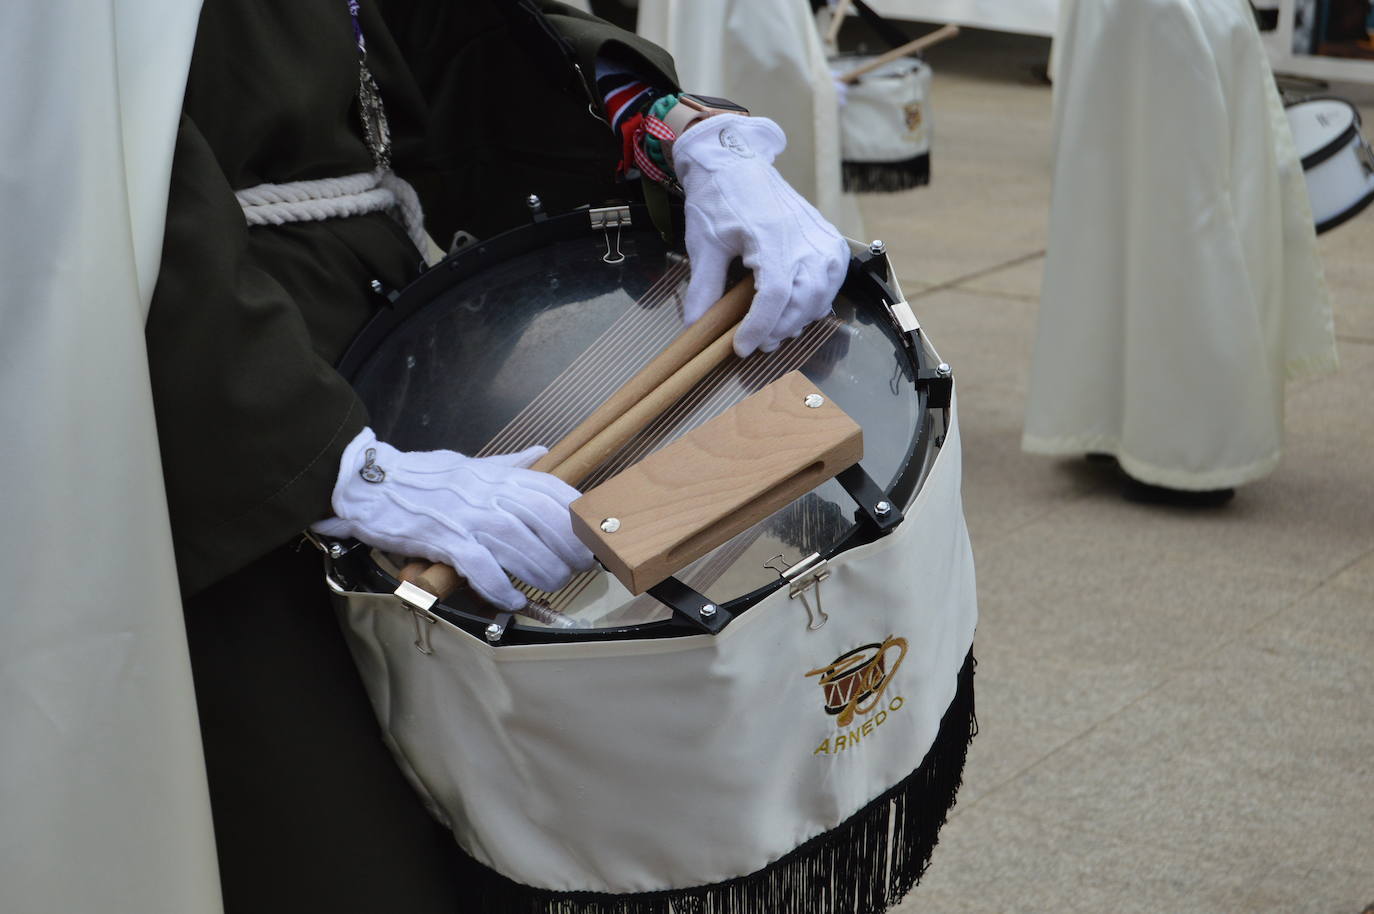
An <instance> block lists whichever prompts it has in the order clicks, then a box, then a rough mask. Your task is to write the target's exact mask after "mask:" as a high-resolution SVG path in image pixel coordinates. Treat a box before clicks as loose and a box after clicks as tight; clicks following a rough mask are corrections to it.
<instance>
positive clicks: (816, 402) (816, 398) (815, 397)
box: [802, 394, 825, 409]
mask: <svg viewBox="0 0 1374 914" xmlns="http://www.w3.org/2000/svg"><path fill="white" fill-rule="evenodd" d="M802 402H804V403H805V404H806V405H807V406H809V407H810V408H811V409H820V408H821V404H823V403H824V402H825V397H822V396H821V395H820V394H807V395H806V399H805V400H804V401H802Z"/></svg>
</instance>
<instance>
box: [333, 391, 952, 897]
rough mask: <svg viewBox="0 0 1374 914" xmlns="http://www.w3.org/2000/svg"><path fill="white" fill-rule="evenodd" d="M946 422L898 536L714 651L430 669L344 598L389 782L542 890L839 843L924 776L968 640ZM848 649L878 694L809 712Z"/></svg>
mask: <svg viewBox="0 0 1374 914" xmlns="http://www.w3.org/2000/svg"><path fill="white" fill-rule="evenodd" d="M955 416H956V410H955V409H954V408H953V407H952V408H951V410H950V417H951V419H950V422H951V424H950V427H949V430H948V432H947V436H946V439H945V442H944V445H943V447H941V449H940V451H939V455H938V456H937V457H936V458H935V463H934V466H933V467H932V469H931V471H930V474H929V476H928V477H927V479H926V481H925V483H924V485H923V486H922V488H921V490H920V492H919V493H918V494H917V495H916V498H915V499H914V501H913V503H912V504H911V505H910V506H908V507H907V509H906V518H905V520H904V521H903V522H902V524H901V526H900V527H898V528H897V530H896V531H894V532H893V533H891V534H890V535H888V536H887V537H885V538H882V539H879V540H877V541H876V542H874V543H870V544H868V545H866V546H861V547H859V548H856V549H852V550H850V551H848V552H845V553H842V554H841V555H839V556H837V557H836V558H835V559H832V560H831V562H830V566H829V570H830V572H831V575H830V577H828V578H826V579H825V580H824V581H823V582H822V583H821V584H820V589H819V592H818V593H812V594H810V598H812V599H815V598H817V597H819V598H820V599H821V601H822V603H823V605H824V607H825V608H826V612H827V613H829V616H830V618H829V621H827V622H826V623H825V624H824V625H822V626H821V627H819V628H818V629H814V630H813V629H809V628H808V618H807V612H806V610H805V609H804V607H803V606H802V605H800V602H799V601H798V600H791V599H789V598H788V592H787V589H786V588H784V589H782V590H779V591H777V592H775V593H774V594H772V595H771V596H769V597H768V598H766V599H765V600H763V601H762V602H761V603H759V604H758V605H757V606H754V607H753V608H752V609H750V610H748V611H747V612H746V613H745V614H744V615H742V616H741V617H740V618H739V619H737V620H736V621H734V622H733V623H731V625H730V626H729V627H728V628H727V629H725V631H724V632H722V633H721V634H720V635H718V636H714V637H713V636H710V635H700V636H694V637H685V638H660V639H645V640H636V641H602V642H586V643H580V644H567V645H512V646H504V647H496V648H493V647H492V646H491V645H489V644H486V643H485V642H483V641H480V640H479V639H477V638H474V637H473V636H471V635H468V634H466V633H464V632H462V631H460V630H459V629H456V628H454V627H452V626H450V625H449V624H448V623H446V622H443V621H437V622H435V624H433V625H431V626H429V628H428V632H427V637H428V638H429V643H430V647H431V649H432V651H433V653H432V654H428V655H426V654H422V653H420V652H419V651H417V649H416V647H415V644H414V642H415V639H416V628H415V625H416V623H415V621H414V619H413V618H412V616H411V614H410V612H408V611H407V609H406V608H405V606H404V604H402V603H401V601H400V600H399V599H398V598H397V597H394V596H392V595H391V594H384V593H383V594H370V593H340V594H339V595H338V598H337V605H338V608H339V611H340V615H341V618H342V621H343V625H344V632H345V635H346V636H347V638H348V639H349V643H350V647H351V648H352V650H353V653H354V657H355V659H356V660H357V662H358V667H359V670H360V671H361V673H362V678H363V682H364V684H365V685H366V686H367V690H368V693H369V695H370V696H371V699H372V704H373V708H374V710H375V711H376V712H377V716H378V719H379V721H380V722H381V725H382V729H383V730H384V732H385V733H386V739H387V742H388V744H389V745H390V746H391V748H392V750H393V751H394V752H395V753H396V755H397V758H398V760H399V761H400V763H401V767H402V769H403V770H404V771H405V772H406V774H407V776H408V777H409V778H410V779H411V782H412V784H414V786H415V787H416V789H417V790H419V792H420V793H421V795H422V796H423V797H424V799H425V800H426V802H427V803H428V805H429V806H430V808H431V809H432V810H434V811H435V812H436V813H437V814H438V815H439V816H440V818H442V819H443V820H444V821H445V822H446V823H447V824H448V825H449V826H450V827H451V828H452V829H453V832H454V836H455V838H456V839H457V840H458V843H459V844H460V845H462V846H463V848H464V849H466V850H467V852H468V853H470V854H471V855H472V856H474V857H475V858H477V859H478V860H480V861H481V862H482V863H484V864H486V865H488V866H490V867H492V868H493V869H495V870H496V871H497V872H499V873H501V874H502V875H505V876H507V877H509V878H511V879H514V880H515V881H516V882H519V883H521V884H523V885H528V886H535V887H537V888H541V889H550V890H554V891H598V892H611V893H617V894H627V893H639V892H652V891H661V890H668V889H677V888H684V887H688V886H697V885H712V884H716V883H720V882H724V881H726V880H728V879H732V878H734V877H737V876H743V875H746V874H749V873H752V872H755V871H757V870H759V869H762V868H763V867H764V866H766V865H768V864H769V863H771V862H773V861H775V860H777V859H779V858H780V857H782V856H783V855H784V854H787V853H789V852H791V851H792V850H794V849H795V848H797V847H798V846H800V845H802V844H804V843H805V842H806V841H807V840H809V839H812V838H814V837H816V836H818V835H820V834H823V833H825V832H828V831H830V830H832V829H834V828H836V827H837V826H838V825H840V824H841V823H842V822H844V821H845V820H846V819H848V818H849V817H850V816H852V815H853V814H854V813H855V812H857V811H859V810H861V809H863V808H864V807H865V806H867V805H868V804H869V803H871V802H872V801H873V800H874V799H875V798H876V797H878V796H879V795H881V794H882V793H884V792H885V791H886V790H888V789H889V788H891V787H892V786H894V785H895V784H897V783H899V782H900V781H902V780H903V779H904V778H905V777H907V776H908V775H909V774H910V773H911V772H912V771H913V770H915V769H916V768H917V766H918V765H920V764H921V762H922V759H923V758H924V757H925V755H926V753H927V751H928V750H929V748H930V746H931V744H932V743H933V742H934V740H935V736H936V733H937V732H938V730H939V727H940V719H941V717H942V716H943V715H944V713H945V711H946V709H948V707H949V705H950V702H951V700H952V699H953V698H954V695H955V691H956V688H957V680H958V674H959V669H960V667H961V666H962V665H963V663H964V658H965V657H966V656H967V654H968V651H969V648H970V645H971V644H972V641H973V634H974V628H975V626H976V625H977V620H978V606H977V597H976V586H975V580H974V566H973V553H972V550H971V549H970V546H969V540H968V532H967V528H966V526H965V523H964V514H963V506H962V489H961V477H962V469H961V464H960V461H961V450H960V447H961V446H960V439H959V427H958V422H957V419H956V418H955ZM599 584H601V585H604V586H605V587H606V588H607V589H606V591H605V593H604V595H603V597H602V600H603V601H604V605H605V608H606V609H608V610H610V609H613V608H614V607H616V606H619V605H622V604H623V603H625V602H627V601H629V600H630V599H631V597H630V596H629V594H628V593H627V592H626V591H625V590H624V589H623V588H621V587H620V586H619V584H618V583H617V582H615V581H614V579H612V578H610V577H609V576H606V577H605V578H604V580H603V581H601V582H599ZM588 612H589V614H593V615H594V614H596V610H595V609H591V610H589V611H588ZM860 648H866V649H867V650H868V651H870V654H869V656H876V655H881V656H882V657H883V663H884V675H883V678H882V679H881V682H874V683H871V685H870V687H871V689H872V691H873V697H872V698H870V699H867V700H865V701H863V702H861V703H860V704H859V705H858V706H856V708H855V715H854V716H853V717H852V718H849V717H846V716H845V715H844V714H840V715H839V716H835V715H834V714H828V713H826V711H825V709H824V706H825V703H826V701H827V696H829V695H830V693H829V692H827V691H826V687H825V686H823V685H822V682H821V679H820V678H819V677H818V675H817V671H818V670H819V669H823V668H825V667H826V666H827V665H828V664H833V663H835V662H836V659H837V658H841V657H846V656H852V655H853V654H854V652H855V651H856V649H860ZM835 688H837V689H838V688H844V686H836V687H835ZM854 694H858V693H854ZM865 694H868V693H865ZM844 697H846V698H848V697H850V693H845V695H844ZM742 824H745V825H747V827H741V825H742ZM878 853H882V851H881V850H879V851H878Z"/></svg>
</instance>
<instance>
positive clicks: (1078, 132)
mask: <svg viewBox="0 0 1374 914" xmlns="http://www.w3.org/2000/svg"><path fill="white" fill-rule="evenodd" d="M1064 12H1065V15H1064V19H1063V22H1062V28H1061V32H1060V34H1059V35H1058V36H1057V38H1056V44H1057V46H1058V47H1057V49H1056V50H1057V54H1056V62H1057V68H1058V72H1057V78H1056V81H1055V113H1054V119H1055V123H1054V143H1055V157H1054V188H1053V195H1052V200H1051V209H1050V226H1049V247H1048V253H1047V259H1046V264H1045V277H1044V284H1043V288H1042V291H1041V302H1040V320H1039V330H1038V339H1037V341H1036V346H1035V356H1034V360H1033V363H1032V366H1031V378H1030V391H1029V398H1028V403H1027V411H1026V425H1025V433H1024V437H1023V441H1022V444H1023V447H1024V448H1025V449H1026V450H1027V451H1030V452H1033V453H1041V454H1058V455H1075V454H1083V453H1086V452H1103V453H1109V454H1113V455H1115V456H1116V457H1117V458H1118V460H1119V461H1120V463H1121V466H1122V468H1123V469H1124V470H1125V471H1126V472H1127V473H1129V474H1130V475H1131V476H1132V477H1134V478H1136V479H1139V480H1141V481H1143V482H1147V483H1151V484H1154V485H1160V486H1167V487H1170V488H1175V489H1186V490H1203V489H1217V488H1226V487H1232V486H1237V485H1241V484H1243V483H1246V482H1250V481H1251V480H1254V479H1257V478H1259V477H1261V476H1264V475H1265V474H1266V473H1269V472H1270V471H1271V470H1273V469H1274V467H1275V466H1276V465H1277V464H1278V461H1279V457H1280V452H1281V449H1282V439H1283V398H1284V382H1285V380H1286V379H1288V378H1293V377H1297V376H1300V375H1305V374H1313V373H1319V372H1324V371H1329V370H1332V369H1334V367H1335V365H1336V351H1335V338H1334V333H1333V329H1332V321H1331V303H1330V298H1329V296H1328V293H1327V290H1326V284H1325V280H1324V278H1323V274H1322V269H1321V264H1320V261H1319V260H1318V257H1317V248H1316V237H1315V231H1314V228H1313V224H1312V213H1311V209H1310V207H1309V205H1308V201H1307V190H1306V186H1305V184H1304V182H1303V175H1302V169H1301V166H1300V164H1299V161H1298V157H1297V154H1296V152H1295V151H1294V147H1293V140H1292V136H1291V134H1290V132H1289V128H1288V123H1287V120H1286V118H1285V116H1284V113H1283V108H1282V104H1281V102H1280V100H1279V96H1278V92H1277V90H1276V88H1275V86H1274V82H1273V76H1272V73H1271V72H1270V69H1269V63H1268V60H1267V58H1266V56H1265V52H1264V48H1263V47H1262V45H1261V43H1260V37H1259V33H1258V31H1257V30H1256V27H1255V22H1254V18H1253V16H1252V14H1251V11H1250V8H1249V6H1248V5H1247V4H1246V2H1245V0H1076V2H1075V3H1074V4H1073V5H1072V8H1070V9H1067V10H1065V11H1064Z"/></svg>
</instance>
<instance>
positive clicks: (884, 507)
mask: <svg viewBox="0 0 1374 914" xmlns="http://www.w3.org/2000/svg"><path fill="white" fill-rule="evenodd" d="M873 513H874V514H876V515H878V516H879V517H886V516H887V515H889V514H891V513H892V502H890V501H880V502H878V503H877V504H876V505H874V506H873Z"/></svg>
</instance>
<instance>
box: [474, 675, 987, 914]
mask: <svg viewBox="0 0 1374 914" xmlns="http://www.w3.org/2000/svg"><path fill="white" fill-rule="evenodd" d="M976 665H977V663H976V661H975V660H974V659H973V653H972V652H971V651H970V652H969V655H968V657H967V658H965V660H964V667H963V669H962V670H960V672H959V687H958V690H957V692H956V693H955V696H954V700H953V701H952V702H950V705H949V708H948V709H947V710H946V711H945V715H944V718H943V719H942V720H941V721H940V730H939V732H938V733H937V734H936V736H935V743H934V744H933V745H932V746H931V747H930V751H929V752H928V753H926V757H925V759H924V760H923V761H922V762H921V766H920V767H919V768H917V769H916V770H915V771H914V772H912V773H911V774H910V775H908V776H907V777H906V779H904V780H903V781H902V782H901V783H899V784H897V785H896V786H895V787H893V788H891V789H890V790H888V791H887V792H886V793H884V794H883V795H882V796H880V797H878V798H877V799H875V800H874V801H873V802H872V803H870V804H868V806H866V807H864V808H863V809H861V810H859V812H857V813H855V814H854V815H853V816H851V817H850V818H849V819H847V820H846V821H845V822H843V823H842V824H841V825H839V826H838V827H837V828H835V829H833V830H831V831H828V832H826V833H824V834H821V835H817V836H816V837H815V838H812V839H811V840H810V841H808V842H806V843H805V844H803V845H801V846H800V847H798V848H797V849H796V850H793V851H792V852H791V853H789V854H787V855H785V856H783V857H781V858H779V859H778V860H776V861H774V862H773V863H771V864H769V865H768V866H766V867H764V868H763V869H761V870H758V871H757V872H754V873H750V874H749V875H747V876H740V877H738V878H735V879H731V880H729V881H727V882H721V883H717V884H715V885H704V886H696V887H694V888H690V889H677V890H672V891H666V892H646V893H642V894H635V895H613V894H605V893H599V892H551V891H548V890H545V889H536V888H531V887H530V886H526V885H522V884H520V883H518V882H513V881H512V880H510V879H507V878H506V877H504V876H502V875H501V874H500V873H497V872H496V871H495V870H492V869H490V868H488V867H485V866H483V865H482V864H480V863H478V862H476V861H475V860H472V859H471V858H470V857H467V855H466V854H459V856H460V857H462V858H463V860H464V861H465V864H464V869H465V872H463V873H462V874H461V875H460V877H459V878H460V880H461V881H460V884H461V885H463V886H464V889H465V892H466V893H468V895H469V898H470V903H469V905H465V906H464V907H463V909H462V911H461V912H460V914H783V912H785V914H882V912H884V911H887V910H888V909H889V908H891V907H893V906H894V905H896V904H897V903H898V902H899V901H901V900H902V898H903V897H904V896H905V895H906V894H907V893H908V892H909V891H911V889H912V888H913V887H914V886H915V885H916V883H917V882H918V881H920V878H921V876H922V875H923V874H924V873H925V871H926V868H927V867H928V866H929V865H930V855H931V852H932V851H934V850H935V845H936V843H937V842H938V841H939V832H940V828H941V827H942V826H943V825H944V824H945V819H946V818H947V816H948V815H949V811H950V809H951V808H953V806H954V800H955V794H956V793H957V792H958V790H959V785H960V783H961V782H962V780H963V771H964V760H965V758H966V757H967V755H968V746H969V743H970V742H971V741H972V740H973V737H974V735H976V734H977V732H978V720H977V718H976V717H975V715H974V705H973V670H974V667H975V666H976ZM889 836H890V837H889ZM889 867H890V873H889Z"/></svg>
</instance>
